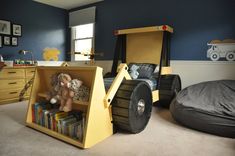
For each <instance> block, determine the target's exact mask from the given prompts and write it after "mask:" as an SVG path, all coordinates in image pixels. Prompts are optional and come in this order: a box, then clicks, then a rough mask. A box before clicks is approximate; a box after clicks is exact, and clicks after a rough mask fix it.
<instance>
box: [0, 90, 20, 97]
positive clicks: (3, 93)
mask: <svg viewBox="0 0 235 156" xmlns="http://www.w3.org/2000/svg"><path fill="white" fill-rule="evenodd" d="M21 90H22V89H21V88H20V89H19V88H18V89H9V90H5V89H4V90H2V89H1V90H0V100H4V99H10V98H18V97H19V94H20V91H21Z"/></svg>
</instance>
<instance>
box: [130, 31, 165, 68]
mask: <svg viewBox="0 0 235 156" xmlns="http://www.w3.org/2000/svg"><path fill="white" fill-rule="evenodd" d="M162 39H163V32H161V31H159V32H147V33H137V34H128V35H127V49H126V61H127V63H131V62H135V63H154V64H160V56H161V51H162Z"/></svg>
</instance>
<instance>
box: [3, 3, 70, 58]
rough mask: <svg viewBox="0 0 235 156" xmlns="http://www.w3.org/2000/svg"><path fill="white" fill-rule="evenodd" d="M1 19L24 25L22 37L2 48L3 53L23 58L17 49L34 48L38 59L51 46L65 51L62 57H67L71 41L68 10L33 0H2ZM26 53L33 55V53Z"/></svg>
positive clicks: (62, 51) (5, 55)
mask: <svg viewBox="0 0 235 156" xmlns="http://www.w3.org/2000/svg"><path fill="white" fill-rule="evenodd" d="M0 19H4V20H9V21H11V22H12V23H17V24H21V25H22V37H19V38H18V46H17V47H12V46H3V48H0V54H1V55H3V56H4V58H5V59H7V60H13V59H19V58H22V56H20V55H18V54H17V52H18V50H20V49H25V50H31V51H33V52H34V54H35V56H36V59H37V60H43V57H42V52H43V49H44V48H46V47H50V48H58V49H59V50H60V51H61V54H60V56H59V59H60V60H65V57H66V56H65V52H66V51H67V49H68V48H69V47H68V46H67V45H68V44H69V43H66V41H67V39H68V36H67V35H68V13H67V11H65V10H63V9H59V8H55V7H51V6H48V5H43V4H40V3H37V2H34V1H32V0H1V4H0ZM26 57H28V58H30V55H29V56H27V55H26ZM23 58H25V57H23Z"/></svg>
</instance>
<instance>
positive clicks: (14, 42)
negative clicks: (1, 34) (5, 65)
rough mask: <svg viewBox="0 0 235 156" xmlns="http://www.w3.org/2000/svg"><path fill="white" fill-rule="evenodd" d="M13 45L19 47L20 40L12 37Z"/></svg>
mask: <svg viewBox="0 0 235 156" xmlns="http://www.w3.org/2000/svg"><path fill="white" fill-rule="evenodd" d="M11 45H12V46H17V45H18V39H17V37H12V38H11Z"/></svg>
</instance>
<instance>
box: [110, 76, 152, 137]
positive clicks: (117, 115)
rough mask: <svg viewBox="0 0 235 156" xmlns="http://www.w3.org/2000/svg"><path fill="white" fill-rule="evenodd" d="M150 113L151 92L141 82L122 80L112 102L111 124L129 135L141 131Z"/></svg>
mask: <svg viewBox="0 0 235 156" xmlns="http://www.w3.org/2000/svg"><path fill="white" fill-rule="evenodd" d="M151 111H152V92H151V90H150V88H149V85H148V84H147V83H146V82H143V81H137V80H124V81H123V82H122V84H121V86H120V87H119V89H118V91H117V93H116V95H115V97H114V99H113V101H112V116H113V124H114V126H115V127H117V129H123V130H126V131H128V132H130V133H139V132H141V131H143V130H144V129H145V127H146V125H147V124H148V121H149V119H150V116H151Z"/></svg>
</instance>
